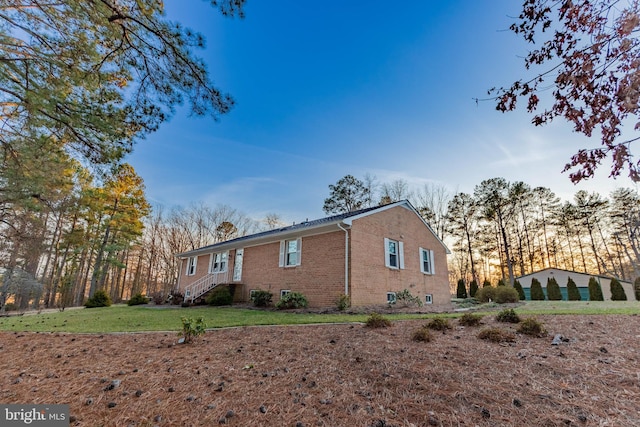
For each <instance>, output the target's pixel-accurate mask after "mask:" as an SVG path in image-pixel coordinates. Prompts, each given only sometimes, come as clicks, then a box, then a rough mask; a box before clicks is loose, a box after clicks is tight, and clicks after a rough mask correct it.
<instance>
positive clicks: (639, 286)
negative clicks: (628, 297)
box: [633, 277, 640, 301]
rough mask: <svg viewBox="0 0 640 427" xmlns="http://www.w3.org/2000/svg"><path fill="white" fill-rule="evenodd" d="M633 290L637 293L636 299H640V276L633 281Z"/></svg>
mask: <svg viewBox="0 0 640 427" xmlns="http://www.w3.org/2000/svg"><path fill="white" fill-rule="evenodd" d="M633 290H634V292H635V294H636V301H640V277H638V278H636V280H635V281H634V282H633Z"/></svg>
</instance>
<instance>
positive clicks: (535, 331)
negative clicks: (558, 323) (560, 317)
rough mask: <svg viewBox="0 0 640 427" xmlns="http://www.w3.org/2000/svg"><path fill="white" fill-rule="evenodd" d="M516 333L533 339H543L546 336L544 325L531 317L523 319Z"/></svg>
mask: <svg viewBox="0 0 640 427" xmlns="http://www.w3.org/2000/svg"><path fill="white" fill-rule="evenodd" d="M517 332H518V333H519V334H525V335H531V336H534V337H543V336H545V335H547V330H546V329H545V328H544V325H543V324H542V323H540V322H538V320H536V319H535V318H533V317H529V318H527V319H524V320H523V321H522V323H520V326H518V330H517Z"/></svg>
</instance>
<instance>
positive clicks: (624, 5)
mask: <svg viewBox="0 0 640 427" xmlns="http://www.w3.org/2000/svg"><path fill="white" fill-rule="evenodd" d="M510 28H511V30H512V31H513V32H514V33H515V34H517V35H518V36H520V37H522V38H523V39H524V40H525V41H526V42H528V43H529V44H530V45H531V46H532V50H531V51H529V53H528V54H526V55H525V56H524V65H525V68H526V69H527V70H531V71H532V73H533V74H532V75H531V76H530V77H526V78H522V79H519V80H517V81H516V82H514V83H513V84H512V85H511V86H508V87H501V88H497V89H495V88H494V89H491V90H490V91H489V93H490V94H493V95H495V101H496V109H498V110H499V111H503V112H505V111H511V110H515V109H516V108H517V106H518V105H519V103H520V101H524V103H525V105H526V106H525V108H526V110H527V111H528V112H529V113H531V114H533V119H532V122H533V124H534V125H536V126H540V125H545V124H547V123H550V122H552V121H553V120H555V119H558V118H560V119H564V120H566V121H567V122H569V123H570V124H571V125H573V129H574V131H575V132H578V133H581V134H583V135H585V136H586V137H596V138H600V142H601V144H600V146H599V147H592V148H583V149H580V150H579V151H578V152H577V153H576V154H575V155H573V157H572V158H571V159H570V161H569V162H568V163H567V164H566V166H565V168H564V170H565V171H570V174H569V176H570V178H571V180H572V181H573V182H578V181H580V180H582V179H585V178H590V177H592V176H593V175H594V173H595V170H596V169H597V168H598V167H599V166H600V165H601V163H602V162H603V161H604V160H605V159H608V160H610V161H611V162H612V166H611V170H610V176H612V177H616V176H619V175H620V174H621V173H622V171H623V170H624V169H627V173H628V175H629V176H630V177H631V179H633V180H634V181H639V180H640V169H639V168H640V160H637V159H636V160H634V158H633V155H632V150H631V146H632V144H633V142H635V141H637V140H638V139H640V136H638V134H637V131H638V129H640V117H639V115H640V71H638V70H639V69H640V38H638V31H640V3H638V2H637V1H619V0H589V1H586V0H585V1H572V0H561V1H553V2H550V1H546V0H525V1H524V4H523V7H522V12H521V13H520V15H519V16H518V18H517V20H516V21H515V22H514V23H513V24H512V25H511V27H510Z"/></svg>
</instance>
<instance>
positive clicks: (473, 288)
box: [469, 280, 478, 298]
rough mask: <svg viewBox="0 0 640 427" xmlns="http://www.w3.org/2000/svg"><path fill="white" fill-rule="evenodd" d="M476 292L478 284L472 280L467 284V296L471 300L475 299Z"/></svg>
mask: <svg viewBox="0 0 640 427" xmlns="http://www.w3.org/2000/svg"><path fill="white" fill-rule="evenodd" d="M477 292H478V282H477V281H476V280H472V281H471V283H470V284H469V296H470V297H471V298H475V296H476V293H477Z"/></svg>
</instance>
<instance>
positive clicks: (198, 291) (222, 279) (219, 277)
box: [184, 271, 229, 302]
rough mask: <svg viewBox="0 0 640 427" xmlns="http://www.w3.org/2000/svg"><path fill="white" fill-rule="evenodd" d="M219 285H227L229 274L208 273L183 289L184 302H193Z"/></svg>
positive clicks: (224, 272)
mask: <svg viewBox="0 0 640 427" xmlns="http://www.w3.org/2000/svg"><path fill="white" fill-rule="evenodd" d="M221 283H229V272H228V271H222V272H217V273H209V274H206V275H204V276H202V277H201V278H199V279H198V280H196V281H195V282H193V283H190V284H188V285H187V286H186V287H185V288H184V300H185V301H190V302H193V301H195V299H196V298H198V297H200V296H201V295H203V294H204V293H206V292H208V291H210V290H211V289H213V288H215V287H216V286H218V285H219V284H221Z"/></svg>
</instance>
